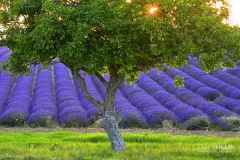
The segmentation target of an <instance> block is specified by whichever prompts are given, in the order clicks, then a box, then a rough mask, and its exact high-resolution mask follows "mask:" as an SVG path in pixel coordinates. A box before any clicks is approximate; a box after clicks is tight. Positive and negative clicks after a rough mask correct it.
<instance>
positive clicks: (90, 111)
mask: <svg viewBox="0 0 240 160" xmlns="http://www.w3.org/2000/svg"><path fill="white" fill-rule="evenodd" d="M74 83H75V86H76V90H77V95H78V99H79V100H80V101H81V103H82V106H83V108H84V109H85V110H86V112H87V116H88V117H89V119H90V120H91V121H92V122H94V121H95V120H97V119H98V117H99V112H100V111H99V109H98V108H97V107H95V106H94V105H93V104H92V103H90V102H89V101H88V100H87V99H86V98H85V96H84V95H83V93H82V88H81V86H80V83H79V81H78V80H77V79H76V78H75V79H74Z"/></svg>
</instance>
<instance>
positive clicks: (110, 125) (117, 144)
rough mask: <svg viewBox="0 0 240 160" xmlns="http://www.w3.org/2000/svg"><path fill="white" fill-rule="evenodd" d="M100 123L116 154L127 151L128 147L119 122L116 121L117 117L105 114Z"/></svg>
mask: <svg viewBox="0 0 240 160" xmlns="http://www.w3.org/2000/svg"><path fill="white" fill-rule="evenodd" d="M100 123H101V126H102V127H103V128H104V130H105V132H106V133H107V135H108V138H109V140H110V142H111V146H112V149H113V150H115V151H116V152H120V151H124V150H126V145H125V142H124V140H123V138H122V135H121V132H120V129H119V127H118V120H117V119H116V116H114V115H112V114H109V113H107V112H105V113H104V115H103V116H102V118H101V121H100Z"/></svg>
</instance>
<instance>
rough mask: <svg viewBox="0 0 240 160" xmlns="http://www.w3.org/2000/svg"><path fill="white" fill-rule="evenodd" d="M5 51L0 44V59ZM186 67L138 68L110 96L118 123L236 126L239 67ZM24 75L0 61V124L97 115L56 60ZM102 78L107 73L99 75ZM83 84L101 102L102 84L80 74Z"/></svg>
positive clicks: (79, 120) (76, 120)
mask: <svg viewBox="0 0 240 160" xmlns="http://www.w3.org/2000/svg"><path fill="white" fill-rule="evenodd" d="M10 54H11V51H10V50H8V49H7V48H6V47H2V48H0V63H2V62H5V61H7V60H8V57H9V55H10ZM190 63H191V65H190V67H181V68H179V69H178V70H176V69H173V68H169V70H168V71H164V72H161V73H160V74H159V70H157V69H152V70H151V71H150V72H149V73H141V76H140V78H139V79H138V80H137V81H136V83H135V87H133V86H130V85H124V84H123V85H122V86H121V87H120V89H119V90H118V91H117V94H116V97H115V107H116V111H117V113H118V114H119V115H120V116H121V121H120V123H119V125H120V126H121V127H122V128H128V127H162V125H163V123H165V122H171V123H172V124H174V125H177V126H179V127H181V128H185V129H190V130H194V129H204V128H205V127H217V128H220V129H222V130H232V129H235V128H239V127H240V67H237V68H236V69H228V70H227V71H221V70H217V71H216V72H214V73H212V74H208V73H206V72H203V71H202V70H201V69H200V68H199V65H198V63H197V61H196V60H194V59H191V60H190ZM30 71H31V72H30V74H29V75H28V76H20V75H19V76H16V77H12V76H11V75H10V73H9V72H2V66H1V65H0V123H1V124H2V125H10V126H17V125H26V124H28V125H30V126H45V125H46V124H49V123H53V124H56V125H61V126H66V127H82V126H89V125H91V123H93V122H94V121H96V120H97V119H98V117H99V110H98V109H97V108H96V107H95V106H94V105H93V104H91V103H90V102H88V101H87V100H86V98H85V97H84V95H83V94H82V91H81V87H80V84H79V82H78V81H77V79H75V78H74V77H73V75H72V73H71V72H70V70H69V69H68V68H67V67H66V66H64V64H62V63H55V64H54V65H52V66H50V67H48V68H47V69H43V66H42V65H41V64H39V65H36V66H31V68H30ZM175 75H177V76H181V77H184V79H185V82H184V85H185V87H181V88H178V87H176V86H175V85H174V80H173V79H174V76H175ZM105 78H106V79H107V78H108V77H105ZM84 79H85V82H86V84H87V89H88V91H89V92H90V94H91V95H92V97H94V98H95V99H97V100H99V101H101V102H103V99H104V97H105V87H104V85H103V84H102V83H101V82H100V80H99V79H98V78H97V77H96V76H90V75H85V76H84Z"/></svg>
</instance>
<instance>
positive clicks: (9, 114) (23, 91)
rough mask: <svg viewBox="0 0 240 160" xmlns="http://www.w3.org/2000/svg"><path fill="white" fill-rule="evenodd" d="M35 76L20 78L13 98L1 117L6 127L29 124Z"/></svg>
mask: <svg viewBox="0 0 240 160" xmlns="http://www.w3.org/2000/svg"><path fill="white" fill-rule="evenodd" d="M32 83H33V76H32V75H29V76H26V77H21V76H19V77H18V81H17V84H16V86H15V87H14V90H13V93H12V95H11V98H10V99H9V100H8V103H7V105H6V108H5V110H4V112H3V113H2V115H1V117H0V121H1V123H2V124H4V125H10V126H18V125H25V124H27V120H28V116H29V111H30V107H31V97H32Z"/></svg>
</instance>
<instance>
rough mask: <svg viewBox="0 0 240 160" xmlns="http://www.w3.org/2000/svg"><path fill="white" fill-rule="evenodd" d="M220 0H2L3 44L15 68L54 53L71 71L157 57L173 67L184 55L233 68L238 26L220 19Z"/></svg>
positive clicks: (131, 71)
mask: <svg viewBox="0 0 240 160" xmlns="http://www.w3.org/2000/svg"><path fill="white" fill-rule="evenodd" d="M221 1H222V3H223V4H225V5H224V6H223V7H222V8H214V7H213V6H212V5H213V3H215V1H212V2H210V1H209V0H184V1H177V0H154V1H153V0H147V1H142V0H129V1H125V0H118V1H116V0H82V1H67V0H65V1H64V0H14V1H12V0H3V2H2V4H1V5H2V6H3V7H2V10H1V24H2V25H4V26H5V27H6V29H5V30H4V31H3V32H2V33H1V39H2V40H1V45H6V46H8V47H9V48H10V49H11V50H12V55H11V58H10V61H9V62H8V63H9V64H8V67H9V69H11V70H12V71H15V72H16V73H19V72H25V71H26V69H27V66H28V65H27V62H33V63H39V62H44V63H45V64H49V63H50V62H51V61H52V60H53V59H56V58H58V59H60V60H61V62H63V63H64V64H66V65H67V66H68V67H69V68H71V69H72V70H79V69H82V70H85V71H87V72H89V73H91V74H95V73H99V72H101V73H105V72H108V67H109V66H112V67H115V68H116V69H117V72H119V73H122V74H124V75H125V76H126V77H128V78H131V77H134V78H135V75H137V73H138V72H139V71H145V70H148V69H149V68H151V67H154V66H158V65H159V64H160V63H161V64H166V65H168V66H173V67H179V66H181V65H183V64H185V63H186V58H187V56H188V55H191V56H196V57H198V58H199V59H200V62H201V65H202V66H203V67H205V68H207V69H214V68H216V67H220V68H223V67H233V66H234V63H235V62H236V61H237V60H239V59H240V52H239V51H240V44H239V41H240V38H239V37H240V35H239V28H233V27H231V26H229V25H228V24H223V23H222V21H223V19H224V18H227V17H228V14H229V13H228V6H227V3H226V2H225V1H224V0H221ZM152 6H155V7H156V8H157V10H156V12H154V13H150V9H151V7H152ZM28 64H29V63H28Z"/></svg>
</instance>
